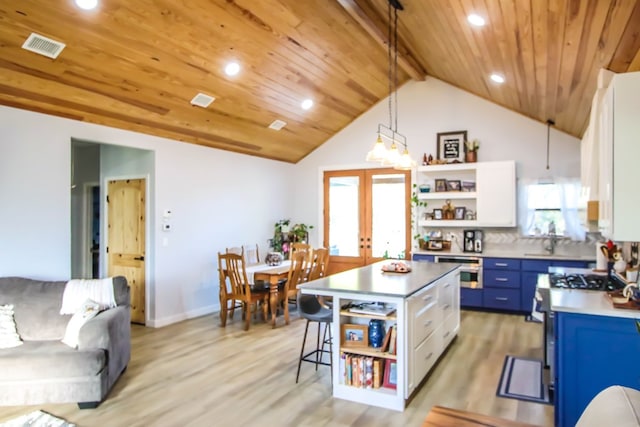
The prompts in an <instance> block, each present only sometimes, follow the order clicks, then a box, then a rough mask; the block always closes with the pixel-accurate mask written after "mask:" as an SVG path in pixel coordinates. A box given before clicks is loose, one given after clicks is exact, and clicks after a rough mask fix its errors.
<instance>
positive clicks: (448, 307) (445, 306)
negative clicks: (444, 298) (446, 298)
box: [442, 304, 451, 310]
mask: <svg viewBox="0 0 640 427" xmlns="http://www.w3.org/2000/svg"><path fill="white" fill-rule="evenodd" d="M450 308H451V306H450V305H449V304H445V305H444V307H442V309H443V310H449V309H450Z"/></svg>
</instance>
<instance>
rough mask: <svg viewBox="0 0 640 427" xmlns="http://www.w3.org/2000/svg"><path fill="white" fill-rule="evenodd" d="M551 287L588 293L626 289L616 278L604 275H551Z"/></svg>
mask: <svg viewBox="0 0 640 427" xmlns="http://www.w3.org/2000/svg"><path fill="white" fill-rule="evenodd" d="M549 285H550V286H551V287H552V288H559V289H584V290H588V291H609V292H610V291H615V290H617V289H622V288H624V287H625V283H623V282H622V281H621V280H620V279H618V278H617V277H615V276H611V277H607V276H606V275H604V274H555V273H551V274H549Z"/></svg>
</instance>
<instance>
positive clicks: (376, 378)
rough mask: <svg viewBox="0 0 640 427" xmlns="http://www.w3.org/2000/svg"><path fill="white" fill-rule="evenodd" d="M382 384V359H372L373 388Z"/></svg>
mask: <svg viewBox="0 0 640 427" xmlns="http://www.w3.org/2000/svg"><path fill="white" fill-rule="evenodd" d="M380 386H382V359H377V358H376V359H373V388H380Z"/></svg>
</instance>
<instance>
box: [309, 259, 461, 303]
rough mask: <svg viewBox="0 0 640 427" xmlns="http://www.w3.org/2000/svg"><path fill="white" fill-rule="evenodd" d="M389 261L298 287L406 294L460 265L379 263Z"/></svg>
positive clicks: (323, 291)
mask: <svg viewBox="0 0 640 427" xmlns="http://www.w3.org/2000/svg"><path fill="white" fill-rule="evenodd" d="M392 261H395V260H384V261H380V262H377V263H375V264H371V265H368V266H365V267H360V268H354V269H352V270H347V271H343V272H342V273H336V274H332V275H331V276H327V277H324V278H322V279H317V280H313V281H311V282H308V283H304V284H302V285H299V286H298V288H299V289H300V290H301V291H302V292H303V293H314V292H317V293H318V294H319V295H332V294H336V293H361V294H369V295H385V296H390V297H401V298H407V297H409V296H411V295H412V294H414V293H415V292H417V291H419V290H420V289H422V288H424V287H425V286H426V285H428V284H430V283H432V282H434V281H435V280H437V279H439V278H440V277H442V276H444V275H445V274H447V273H449V272H451V271H453V270H455V269H456V268H458V267H459V266H460V265H459V264H451V263H431V262H419V261H403V262H405V263H406V264H407V265H409V266H410V267H411V272H409V273H387V272H383V271H382V270H381V267H382V266H383V265H385V264H389V263H391V262H392Z"/></svg>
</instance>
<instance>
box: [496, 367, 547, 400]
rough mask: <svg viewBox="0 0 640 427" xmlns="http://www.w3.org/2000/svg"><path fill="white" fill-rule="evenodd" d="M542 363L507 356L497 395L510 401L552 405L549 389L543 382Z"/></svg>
mask: <svg viewBox="0 0 640 427" xmlns="http://www.w3.org/2000/svg"><path fill="white" fill-rule="evenodd" d="M542 369H543V366H542V361H541V360H538V359H527V358H522V357H515V356H509V355H507V356H506V357H505V359H504V365H503V366H502V374H501V375H500V382H499V383H498V390H497V392H496V394H497V395H498V396H500V397H507V398H510V399H518V400H526V401H529V402H539V403H546V404H551V399H550V397H549V387H548V386H547V385H546V384H544V383H543V381H542Z"/></svg>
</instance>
